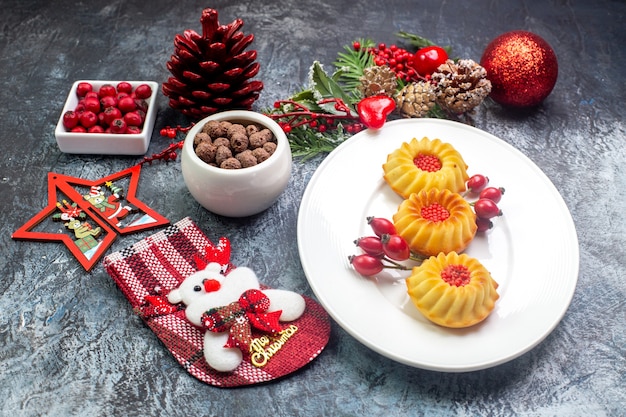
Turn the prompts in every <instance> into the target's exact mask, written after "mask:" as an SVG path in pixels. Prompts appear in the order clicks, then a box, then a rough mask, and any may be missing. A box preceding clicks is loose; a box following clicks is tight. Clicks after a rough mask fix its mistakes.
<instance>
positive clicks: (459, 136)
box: [298, 119, 579, 372]
mask: <svg viewBox="0 0 626 417" xmlns="http://www.w3.org/2000/svg"><path fill="white" fill-rule="evenodd" d="M424 136H426V137H429V138H430V139H434V138H439V139H441V140H442V141H444V142H448V143H450V144H452V145H453V146H454V147H455V148H456V149H457V150H458V151H459V152H460V153H461V155H462V156H463V159H464V160H465V162H466V163H467V164H468V165H469V169H468V173H469V174H470V175H473V174H478V173H480V174H484V175H487V176H488V177H489V179H490V183H489V184H490V185H492V186H501V187H504V188H505V189H506V193H505V195H504V196H503V199H502V201H501V202H500V204H499V206H500V207H501V209H502V211H503V212H504V215H503V216H502V217H498V218H496V219H494V228H493V229H491V230H490V231H489V232H487V233H485V234H478V235H477V237H476V238H475V239H474V240H473V241H472V243H471V244H470V246H469V247H468V249H467V250H466V253H467V254H468V255H470V256H473V257H475V258H477V259H479V260H480V262H481V263H482V264H483V265H485V267H486V268H487V269H488V270H489V271H490V272H491V274H492V276H493V277H494V279H495V280H496V281H497V282H498V283H499V288H498V293H499V294H500V299H499V300H498V301H497V303H496V307H495V309H494V311H493V312H492V314H491V315H490V316H489V317H488V318H487V319H486V320H485V321H484V322H483V323H481V324H478V325H476V326H473V327H470V328H467V329H448V328H444V327H440V326H437V325H435V324H433V323H431V322H429V321H428V320H427V319H425V318H424V317H423V316H422V315H421V314H420V313H419V312H418V311H417V309H416V308H415V307H414V306H413V304H412V303H411V301H410V300H409V297H408V295H407V294H406V284H405V282H404V280H402V279H400V280H398V279H394V278H398V277H399V276H400V277H402V276H408V272H406V271H405V272H397V271H395V270H393V272H390V273H386V274H383V275H382V276H380V277H378V278H377V279H371V278H365V277H362V276H360V275H359V274H357V273H356V272H355V271H354V270H353V269H352V267H351V266H350V263H349V261H348V256H349V255H352V254H358V253H360V251H359V250H358V248H357V247H356V246H355V244H354V240H355V239H357V238H358V237H361V236H367V235H372V232H371V228H370V227H369V226H368V225H367V222H366V220H365V219H366V217H368V216H376V217H386V218H389V219H391V217H392V215H393V214H394V213H395V212H396V209H397V207H398V205H399V204H400V202H401V201H402V199H401V197H399V196H398V195H396V194H395V193H394V192H393V191H391V189H390V188H389V187H388V186H387V184H386V183H385V181H384V180H383V178H382V175H383V172H382V164H383V163H384V162H385V161H386V159H387V155H388V154H389V153H391V152H392V151H393V150H395V149H397V148H398V147H400V145H401V144H402V142H406V141H410V140H411V139H412V138H414V137H417V138H418V139H421V138H422V137H424ZM298 247H299V253H300V259H301V262H302V266H303V269H304V272H305V274H306V276H307V279H308V281H309V284H310V285H311V288H312V289H313V291H314V293H315V295H316V296H317V298H318V299H319V301H320V302H321V304H322V305H323V306H324V307H325V308H326V310H327V311H328V313H329V314H330V315H331V316H332V317H333V319H334V320H335V321H337V323H338V324H339V325H340V326H341V327H342V328H343V329H345V330H346V331H347V332H348V333H349V334H351V335H352V336H353V337H355V338H356V339H358V340H359V341H360V342H362V343H363V344H365V345H366V346H368V347H369V348H371V349H373V350H374V351H376V352H378V353H380V354H382V355H384V356H386V357H388V358H391V359H393V360H395V361H398V362H401V363H404V364H407V365H411V366H414V367H417V368H422V369H429V370H436V371H443V372H464V371H473V370H479V369H485V368H489V367H492V366H495V365H499V364H502V363H504V362H507V361H509V360H511V359H514V358H516V357H518V356H520V355H522V354H524V353H525V352H527V351H529V350H530V349H532V348H533V347H535V346H536V345H537V344H539V343H540V342H541V341H542V340H543V339H544V338H545V337H546V336H547V335H548V334H550V332H551V331H552V330H553V329H554V328H555V327H556V325H557V324H558V323H559V321H560V320H561V318H562V317H563V315H564V314H565V311H566V310H567V308H568V306H569V304H570V302H571V299H572V296H573V294H574V290H575V287H576V282H577V280H578V266H579V265H578V261H579V252H578V239H577V236H576V230H575V228H574V223H573V221H572V217H571V215H570V213H569V211H568V209H567V207H566V205H565V203H564V201H563V199H562V198H561V196H560V194H559V193H558V191H557V190H556V188H555V187H554V185H553V184H552V183H551V182H550V180H549V179H548V178H547V177H546V175H545V174H544V173H543V172H542V171H541V170H540V169H539V168H538V167H537V166H536V165H535V164H534V163H533V162H532V161H531V160H530V159H528V158H527V157H526V156H524V155H523V154H522V153H521V152H519V151H518V150H516V149H515V148H513V147H512V146H511V145H509V144H507V143H506V142H504V141H502V140H500V139H498V138H497V137H495V136H493V135H490V134H488V133H486V132H483V131H481V130H479V129H476V128H473V127H471V126H467V125H464V124H461V123H456V122H452V121H448V120H438V119H406V120H398V121H392V122H387V123H386V124H385V126H384V127H383V128H382V129H380V130H378V131H372V130H367V131H363V132H361V133H358V134H356V135H354V136H353V137H351V138H350V139H348V140H346V141H345V142H344V143H342V144H341V145H340V146H338V147H337V148H336V149H335V150H334V151H333V152H331V153H330V154H329V155H328V156H327V157H326V159H325V160H324V161H323V162H322V163H321V164H320V166H319V168H318V169H317V170H316V172H315V173H314V174H313V177H312V178H311V180H310V182H309V184H308V186H307V188H306V190H305V193H304V196H303V198H302V202H301V205H300V211H299V214H298Z"/></svg>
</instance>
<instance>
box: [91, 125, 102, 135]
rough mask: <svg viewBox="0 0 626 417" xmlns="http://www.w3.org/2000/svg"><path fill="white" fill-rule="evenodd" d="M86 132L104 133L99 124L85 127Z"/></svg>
mask: <svg viewBox="0 0 626 417" xmlns="http://www.w3.org/2000/svg"><path fill="white" fill-rule="evenodd" d="M87 133H104V128H103V127H102V126H100V125H94V126H91V127H90V128H89V129H87Z"/></svg>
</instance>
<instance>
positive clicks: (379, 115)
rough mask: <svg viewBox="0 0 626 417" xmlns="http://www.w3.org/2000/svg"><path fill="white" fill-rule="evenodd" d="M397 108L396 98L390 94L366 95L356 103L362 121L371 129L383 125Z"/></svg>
mask: <svg viewBox="0 0 626 417" xmlns="http://www.w3.org/2000/svg"><path fill="white" fill-rule="evenodd" d="M395 109H396V102H395V100H394V99H392V98H391V97H388V96H372V97H366V98H364V99H362V100H361V101H359V103H358V104H357V105H356V110H357V112H358V113H359V119H360V120H361V123H363V124H364V125H365V126H366V127H368V128H370V129H380V128H381V127H383V125H384V124H385V121H387V116H389V114H391V112H392V111H394V110H395Z"/></svg>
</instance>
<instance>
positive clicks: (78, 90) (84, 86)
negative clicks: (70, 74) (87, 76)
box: [76, 82, 93, 98]
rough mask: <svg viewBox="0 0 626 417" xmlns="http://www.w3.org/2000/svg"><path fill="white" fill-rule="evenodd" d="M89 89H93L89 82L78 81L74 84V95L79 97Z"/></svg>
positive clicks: (83, 95)
mask: <svg viewBox="0 0 626 417" xmlns="http://www.w3.org/2000/svg"><path fill="white" fill-rule="evenodd" d="M90 91H93V86H92V85H91V84H90V83H87V82H82V83H78V85H77V86H76V95H77V96H78V97H79V98H83V97H85V95H86V94H87V93H88V92H90Z"/></svg>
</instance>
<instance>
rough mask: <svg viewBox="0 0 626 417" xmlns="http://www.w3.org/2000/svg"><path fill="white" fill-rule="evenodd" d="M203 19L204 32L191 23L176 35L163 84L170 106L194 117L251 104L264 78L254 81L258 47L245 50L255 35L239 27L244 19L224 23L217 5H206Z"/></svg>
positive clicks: (257, 94) (241, 107) (250, 105)
mask: <svg viewBox="0 0 626 417" xmlns="http://www.w3.org/2000/svg"><path fill="white" fill-rule="evenodd" d="M200 23H201V24H202V35H199V34H198V33H196V32H195V31H193V30H190V29H189V30H185V31H184V32H183V34H182V35H181V34H178V35H176V36H175V37H174V54H173V55H172V56H171V58H170V60H169V61H168V62H167V69H168V70H169V71H170V72H171V73H172V76H171V77H169V79H168V80H167V82H165V83H163V87H162V90H163V94H165V95H166V96H167V97H169V99H170V100H169V104H170V107H172V108H174V109H178V110H180V111H181V112H182V113H183V114H185V115H187V116H189V117H191V118H194V119H200V118H203V117H205V116H208V115H210V114H213V113H216V112H218V111H221V110H227V109H246V110H249V109H250V108H251V107H252V104H253V103H254V101H255V100H256V99H257V98H258V97H259V94H260V91H261V90H262V89H263V83H262V82H261V81H250V79H251V78H252V77H255V76H256V75H257V74H258V72H259V64H258V63H256V62H255V60H256V57H257V52H256V51H254V50H252V51H244V50H245V49H246V48H247V47H248V46H249V45H250V44H251V43H252V41H253V40H254V35H252V34H250V35H244V34H243V32H241V31H239V29H240V28H241V27H242V26H243V21H242V20H241V19H236V20H235V21H233V22H232V23H229V24H227V25H220V24H219V22H218V16H217V11H216V10H214V9H204V10H203V11H202V16H201V18H200Z"/></svg>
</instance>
